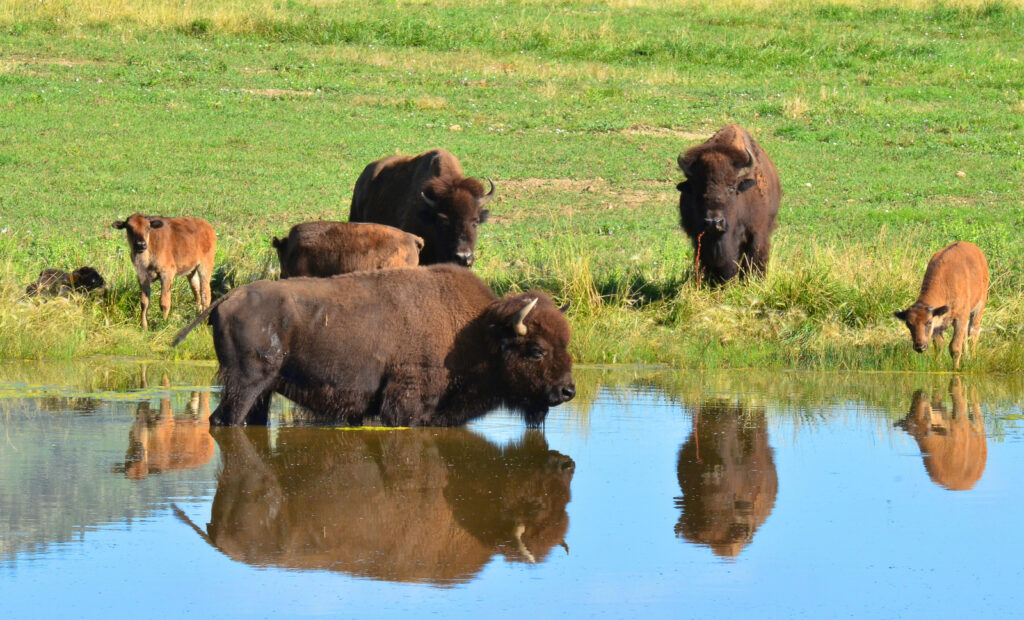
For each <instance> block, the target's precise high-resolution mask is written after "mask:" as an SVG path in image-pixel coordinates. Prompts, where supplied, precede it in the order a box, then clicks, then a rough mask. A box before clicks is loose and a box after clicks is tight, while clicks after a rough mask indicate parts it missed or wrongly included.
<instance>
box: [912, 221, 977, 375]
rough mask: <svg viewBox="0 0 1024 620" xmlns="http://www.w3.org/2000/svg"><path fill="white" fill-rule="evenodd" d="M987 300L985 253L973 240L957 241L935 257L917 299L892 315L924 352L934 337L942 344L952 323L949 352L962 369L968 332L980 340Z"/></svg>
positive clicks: (917, 347) (957, 365)
mask: <svg viewBox="0 0 1024 620" xmlns="http://www.w3.org/2000/svg"><path fill="white" fill-rule="evenodd" d="M986 299H988V263H986V262H985V255H984V254H982V253H981V250H979V249H978V246H976V245H974V244H973V243H968V242H966V241H957V242H954V243H951V244H950V245H948V246H946V247H945V248H943V249H942V250H940V251H938V252H936V253H935V256H932V259H931V260H930V261H928V269H927V270H926V271H925V272H924V282H922V283H921V294H920V295H918V297H917V301H916V302H914V305H912V306H910V307H909V308H907V309H906V310H900V311H899V312H896V313H894V314H893V316H895V317H896V318H897V319H899V320H901V321H903V322H904V323H906V324H907V328H908V329H910V336H911V338H913V340H914V350H915V351H917V352H918V353H923V352H924V351H925V349H927V348H928V342H929V341H930V340H932V339H934V340H935V341H936V343H937V344H939V345H940V346H941V345H942V333H943V332H944V331H945V330H946V328H947V327H949V326H950V325H952V326H953V338H952V340H951V341H950V343H949V354H950V356H952V357H953V367H954V368H960V356H961V354H962V353H963V349H964V343H965V341H966V340H967V337H968V332H969V335H970V336H971V337H972V338H973V340H974V343H973V344H977V342H978V336H979V335H980V333H981V314H982V312H984V310H985V300H986Z"/></svg>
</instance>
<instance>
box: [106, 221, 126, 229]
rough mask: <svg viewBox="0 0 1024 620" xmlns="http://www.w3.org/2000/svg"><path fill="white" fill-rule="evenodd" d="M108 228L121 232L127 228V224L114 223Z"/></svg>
mask: <svg viewBox="0 0 1024 620" xmlns="http://www.w3.org/2000/svg"><path fill="white" fill-rule="evenodd" d="M110 226H111V227H112V228H116V229H118V230H123V229H124V227H125V226H127V223H126V222H114V223H113V224H111V225H110Z"/></svg>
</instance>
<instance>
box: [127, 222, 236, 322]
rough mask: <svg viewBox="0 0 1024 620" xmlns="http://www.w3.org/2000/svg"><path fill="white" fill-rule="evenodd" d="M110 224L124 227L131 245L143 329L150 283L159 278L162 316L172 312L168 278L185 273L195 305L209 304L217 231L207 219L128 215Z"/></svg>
mask: <svg viewBox="0 0 1024 620" xmlns="http://www.w3.org/2000/svg"><path fill="white" fill-rule="evenodd" d="M113 227H114V228H117V229H119V230H124V231H125V233H126V234H127V236H128V247H129V248H130V249H131V257H132V265H133V266H134V267H135V275H136V276H138V279H139V289H140V290H141V291H142V329H148V328H149V320H148V319H147V317H146V315H147V314H148V312H149V295H150V285H151V284H152V283H153V280H160V309H161V310H163V313H164V320H167V315H168V314H170V312H171V282H172V281H173V280H174V278H175V277H177V276H181V275H187V276H188V282H189V284H190V285H191V286H192V294H193V295H195V298H196V308H197V311H198V312H202V311H203V309H204V308H206V307H207V306H209V305H210V277H211V276H212V275H213V255H214V249H215V248H216V245H217V234H216V233H215V232H213V226H210V223H209V222H207V221H206V220H200V219H197V218H194V217H160V216H156V215H148V216H147V215H140V214H138V213H136V214H134V215H132V216H130V217H129V218H128V219H126V220H125V221H123V222H114V223H113Z"/></svg>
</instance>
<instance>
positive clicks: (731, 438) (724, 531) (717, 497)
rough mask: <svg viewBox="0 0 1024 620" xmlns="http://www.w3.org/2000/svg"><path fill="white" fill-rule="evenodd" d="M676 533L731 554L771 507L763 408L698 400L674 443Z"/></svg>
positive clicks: (774, 477) (775, 480)
mask: <svg viewBox="0 0 1024 620" xmlns="http://www.w3.org/2000/svg"><path fill="white" fill-rule="evenodd" d="M678 468H679V472H678V473H679V486H680V488H681V489H682V491H683V496H682V497H681V498H678V499H677V506H678V507H679V508H681V509H682V514H681V515H680V517H679V523H678V524H677V525H676V536H681V537H683V538H686V539H687V540H689V541H691V542H694V543H698V544H702V545H707V546H708V547H710V548H711V551H713V552H714V553H715V555H718V556H723V557H735V556H737V555H739V553H740V552H741V551H742V550H743V548H744V547H745V546H747V545H748V544H750V541H751V540H753V538H754V532H756V531H757V528H759V527H760V526H761V524H762V523H764V522H765V519H767V518H768V515H769V514H771V512H772V508H773V507H774V506H775V496H776V494H777V493H778V491H779V476H778V474H777V473H776V471H775V460H774V458H773V457H772V449H771V446H769V445H768V425H767V421H766V420H765V413H764V409H760V408H754V409H747V408H745V407H733V406H730V405H726V404H724V403H721V402H710V403H704V404H703V405H701V406H700V407H698V408H697V410H696V411H694V414H693V431H692V432H691V434H690V437H689V438H687V440H686V443H684V444H683V445H682V447H680V448H679V465H678Z"/></svg>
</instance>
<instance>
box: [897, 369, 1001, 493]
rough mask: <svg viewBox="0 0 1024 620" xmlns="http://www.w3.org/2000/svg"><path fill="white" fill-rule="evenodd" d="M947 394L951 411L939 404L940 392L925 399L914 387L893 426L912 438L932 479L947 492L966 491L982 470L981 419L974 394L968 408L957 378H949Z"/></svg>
mask: <svg viewBox="0 0 1024 620" xmlns="http://www.w3.org/2000/svg"><path fill="white" fill-rule="evenodd" d="M949 395H950V396H951V397H952V399H953V412H952V413H950V412H949V410H948V409H947V408H946V406H945V405H943V403H942V396H941V395H940V394H937V395H936V397H935V398H934V399H932V400H931V402H929V399H928V395H927V394H925V393H924V392H923V391H921V390H918V391H917V392H915V393H914V398H913V401H912V402H911V403H910V412H909V413H908V414H907V416H906V417H905V418H903V419H902V420H900V421H899V422H897V423H896V426H897V427H899V428H902V429H903V430H905V431H907V432H908V433H910V434H911V435H912V436H913V437H914V440H915V441H916V442H917V447H918V448H920V450H921V459H922V460H923V461H924V468H925V471H927V472H928V477H930V478H931V479H932V482H934V483H935V484H937V485H939V486H942V487H945V488H947V489H949V490H951V491H966V490H968V489H972V488H974V485H975V484H976V483H977V482H978V480H980V479H981V475H982V474H983V473H984V472H985V463H986V461H987V460H988V443H987V442H986V440H985V420H984V419H983V418H982V415H981V405H979V404H978V399H977V397H974V398H972V401H973V402H972V403H970V406H969V408H968V402H967V399H966V398H964V389H963V384H962V383H961V382H960V377H953V378H952V379H951V380H950V382H949Z"/></svg>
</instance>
